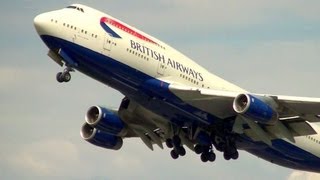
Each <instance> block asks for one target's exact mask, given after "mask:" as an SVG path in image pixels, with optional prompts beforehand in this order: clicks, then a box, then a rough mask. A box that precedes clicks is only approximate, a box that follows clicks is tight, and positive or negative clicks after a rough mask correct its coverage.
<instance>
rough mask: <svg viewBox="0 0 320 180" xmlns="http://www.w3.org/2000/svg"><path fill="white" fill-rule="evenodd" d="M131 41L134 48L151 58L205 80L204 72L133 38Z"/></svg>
mask: <svg viewBox="0 0 320 180" xmlns="http://www.w3.org/2000/svg"><path fill="white" fill-rule="evenodd" d="M130 41H131V48H132V49H134V50H137V51H139V52H141V53H143V54H145V55H147V56H149V57H151V58H153V59H154V60H157V61H162V63H163V64H166V65H167V66H170V67H172V68H174V69H176V70H179V71H180V72H182V73H184V74H186V75H188V76H191V77H192V78H194V79H197V80H199V81H203V77H202V74H201V73H199V72H196V71H195V70H193V69H192V68H189V67H186V66H185V65H183V64H181V63H179V62H177V61H175V60H173V59H171V58H166V57H165V56H164V55H163V54H160V53H158V52H157V51H154V50H152V49H150V48H148V47H146V46H143V45H141V44H139V43H137V42H135V41H133V40H130Z"/></svg>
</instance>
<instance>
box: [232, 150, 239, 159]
mask: <svg viewBox="0 0 320 180" xmlns="http://www.w3.org/2000/svg"><path fill="white" fill-rule="evenodd" d="M231 158H232V159H238V158H239V152H238V151H235V152H234V153H233V154H232V156H231Z"/></svg>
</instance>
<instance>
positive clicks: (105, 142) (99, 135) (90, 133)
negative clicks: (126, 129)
mask: <svg viewBox="0 0 320 180" xmlns="http://www.w3.org/2000/svg"><path fill="white" fill-rule="evenodd" d="M80 135H81V137H82V138H83V139H84V140H86V141H88V142H89V143H91V144H93V145H96V146H99V147H103V148H106V149H113V150H119V149H120V148H121V147H122V144H123V140H122V138H121V137H117V136H114V135H111V134H108V133H105V132H103V131H101V130H97V129H95V128H93V127H91V126H90V125H89V124H87V123H85V124H84V125H83V126H82V128H81V131H80Z"/></svg>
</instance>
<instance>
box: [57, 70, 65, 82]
mask: <svg viewBox="0 0 320 180" xmlns="http://www.w3.org/2000/svg"><path fill="white" fill-rule="evenodd" d="M56 79H57V81H58V82H59V83H62V82H63V81H64V80H63V78H62V72H58V73H57V75H56Z"/></svg>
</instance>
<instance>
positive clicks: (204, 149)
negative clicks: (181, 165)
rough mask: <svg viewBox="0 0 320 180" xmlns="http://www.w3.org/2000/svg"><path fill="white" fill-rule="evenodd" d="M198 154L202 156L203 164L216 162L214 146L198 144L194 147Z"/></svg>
mask: <svg viewBox="0 0 320 180" xmlns="http://www.w3.org/2000/svg"><path fill="white" fill-rule="evenodd" d="M194 151H195V153H196V154H201V155H200V159H201V161H202V162H208V161H209V162H213V161H215V160H216V154H215V153H214V152H213V148H212V146H205V145H200V144H197V145H195V146H194Z"/></svg>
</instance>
